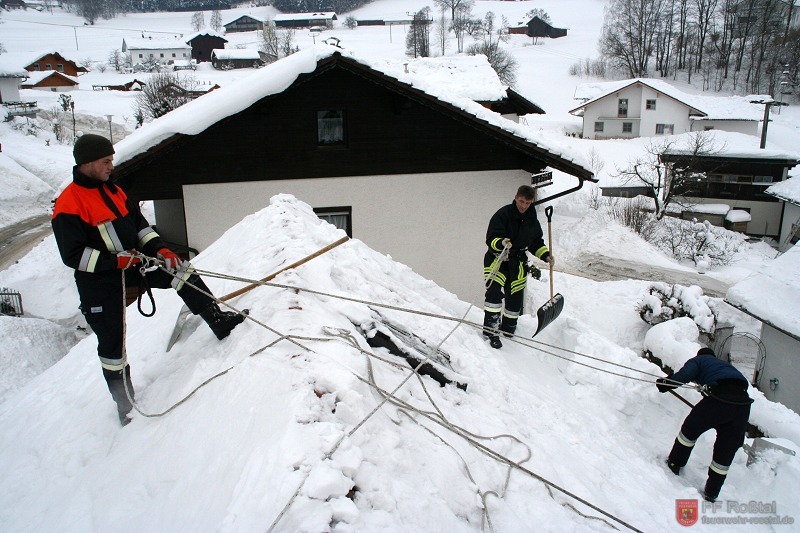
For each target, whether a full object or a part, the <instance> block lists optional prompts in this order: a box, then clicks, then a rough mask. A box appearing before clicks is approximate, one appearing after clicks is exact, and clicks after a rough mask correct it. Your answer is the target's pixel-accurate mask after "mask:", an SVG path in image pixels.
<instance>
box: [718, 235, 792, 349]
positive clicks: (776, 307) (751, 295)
mask: <svg viewBox="0 0 800 533" xmlns="http://www.w3.org/2000/svg"><path fill="white" fill-rule="evenodd" d="M725 300H726V301H727V302H728V303H730V304H731V305H733V306H735V307H738V308H740V309H742V310H744V311H746V312H747V313H749V314H751V315H753V316H754V317H756V318H758V319H759V320H761V321H762V322H764V323H766V324H769V325H771V326H773V327H775V328H777V329H779V330H781V331H783V332H785V333H788V334H790V335H793V336H794V337H795V338H797V339H800V312H798V310H800V246H793V247H792V248H790V249H789V250H787V251H786V253H784V254H783V255H781V256H780V257H778V258H777V259H775V260H774V261H772V262H771V263H769V264H768V265H767V266H766V267H764V268H763V269H761V270H760V271H759V272H756V273H755V274H751V275H750V276H748V277H747V278H745V279H744V280H742V281H740V282H739V283H737V284H735V285H734V286H733V287H731V288H730V289H728V293H727V295H726V296H725Z"/></svg>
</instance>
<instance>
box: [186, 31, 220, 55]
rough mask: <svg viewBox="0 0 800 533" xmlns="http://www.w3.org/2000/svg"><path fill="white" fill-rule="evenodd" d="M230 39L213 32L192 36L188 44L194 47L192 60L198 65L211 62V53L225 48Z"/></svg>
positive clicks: (201, 32)
mask: <svg viewBox="0 0 800 533" xmlns="http://www.w3.org/2000/svg"><path fill="white" fill-rule="evenodd" d="M227 42H228V39H226V38H225V37H223V36H222V35H220V34H219V33H217V32H215V31H211V30H203V31H200V32H197V33H195V34H194V35H190V36H189V38H188V39H186V44H188V45H189V46H191V47H192V57H191V58H192V59H194V60H195V61H196V62H198V63H202V62H203V61H211V52H212V51H213V50H215V49H219V48H225V43H227Z"/></svg>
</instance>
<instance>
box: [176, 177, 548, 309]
mask: <svg viewBox="0 0 800 533" xmlns="http://www.w3.org/2000/svg"><path fill="white" fill-rule="evenodd" d="M529 184H530V174H529V173H527V172H523V171H520V170H516V171H492V172H466V173H442V174H411V175H391V176H364V177H343V178H318V179H317V178H315V179H293V180H279V181H256V182H239V183H223V184H207V185H187V186H184V188H183V195H184V205H185V213H186V225H187V228H188V230H187V237H188V241H189V245H190V246H193V247H195V248H197V249H199V250H201V251H202V250H203V249H205V248H206V247H208V246H209V245H210V244H211V243H213V242H214V241H215V240H216V239H218V238H219V237H220V236H221V235H222V234H223V233H224V232H225V231H226V230H227V229H229V228H230V227H232V226H234V225H235V224H237V223H238V222H239V221H240V220H241V219H242V218H244V217H245V216H247V215H250V214H252V213H255V212H257V211H259V210H261V209H263V208H264V207H266V206H267V205H269V200H270V198H271V197H272V196H274V195H276V194H279V193H288V194H292V195H294V196H295V197H297V198H298V199H299V200H302V201H303V202H306V203H307V204H309V205H310V206H311V207H315V208H320V207H342V206H349V207H352V230H353V238H356V239H359V240H361V241H363V242H364V243H366V244H367V245H368V246H370V247H371V248H373V249H375V250H377V251H379V252H381V253H384V254H388V255H391V256H392V258H393V259H395V260H397V261H399V262H401V263H404V264H406V265H408V266H409V267H411V268H412V269H413V270H414V271H415V272H417V273H418V274H420V275H422V276H424V277H425V278H428V279H431V280H433V281H435V282H436V283H437V284H439V285H440V286H442V287H444V288H445V289H447V290H449V291H451V292H453V293H454V294H456V295H457V296H458V297H459V298H461V299H463V300H465V301H468V302H472V303H474V304H476V305H479V306H480V307H482V306H483V280H482V276H483V254H484V252H485V251H486V245H485V239H486V227H487V225H488V223H489V218H491V216H492V215H493V214H494V212H495V211H497V209H499V208H500V207H501V206H503V205H505V204H508V203H510V202H511V201H512V200H513V198H514V194H515V193H516V190H517V188H518V187H519V186H520V185H529ZM539 216H540V219H542V220H544V214H543V213H541V212H540V215H539Z"/></svg>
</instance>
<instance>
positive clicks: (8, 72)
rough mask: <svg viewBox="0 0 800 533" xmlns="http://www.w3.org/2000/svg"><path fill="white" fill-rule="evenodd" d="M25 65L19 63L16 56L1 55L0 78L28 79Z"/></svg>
mask: <svg viewBox="0 0 800 533" xmlns="http://www.w3.org/2000/svg"><path fill="white" fill-rule="evenodd" d="M25 65H27V63H25V64H23V63H20V61H18V58H17V56H16V55H12V54H0V78H27V77H28V74H30V72H28V71H27V70H25Z"/></svg>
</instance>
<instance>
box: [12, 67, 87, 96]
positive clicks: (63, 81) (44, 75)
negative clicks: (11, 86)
mask: <svg viewBox="0 0 800 533" xmlns="http://www.w3.org/2000/svg"><path fill="white" fill-rule="evenodd" d="M79 85H80V83H79V82H78V80H76V79H75V78H73V77H71V76H66V75H64V74H61V73H60V72H58V71H56V70H46V71H44V72H31V73H30V75H29V76H28V79H27V80H25V81H23V82H22V84H21V85H20V89H36V90H40V91H51V92H67V91H71V90H73V89H77V88H78V87H79Z"/></svg>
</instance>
